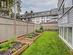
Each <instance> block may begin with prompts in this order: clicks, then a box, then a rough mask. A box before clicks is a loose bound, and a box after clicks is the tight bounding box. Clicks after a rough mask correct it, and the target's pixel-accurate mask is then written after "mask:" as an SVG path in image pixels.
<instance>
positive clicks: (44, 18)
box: [21, 8, 58, 24]
mask: <svg viewBox="0 0 73 55" xmlns="http://www.w3.org/2000/svg"><path fill="white" fill-rule="evenodd" d="M26 18H29V19H31V22H32V23H35V24H41V23H47V22H49V21H50V20H52V19H53V20H57V18H58V9H57V8H55V9H51V10H49V11H41V12H33V13H32V14H31V13H28V14H27V16H26V15H25V14H22V15H21V19H26Z"/></svg>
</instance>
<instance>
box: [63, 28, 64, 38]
mask: <svg viewBox="0 0 73 55" xmlns="http://www.w3.org/2000/svg"><path fill="white" fill-rule="evenodd" d="M63 38H64V27H63Z"/></svg>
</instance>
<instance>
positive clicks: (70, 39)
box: [68, 27, 72, 44]
mask: <svg viewBox="0 0 73 55" xmlns="http://www.w3.org/2000/svg"><path fill="white" fill-rule="evenodd" d="M68 42H69V44H72V27H68Z"/></svg>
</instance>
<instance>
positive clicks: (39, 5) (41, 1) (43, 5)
mask: <svg viewBox="0 0 73 55" xmlns="http://www.w3.org/2000/svg"><path fill="white" fill-rule="evenodd" d="M21 1H22V3H21V13H22V14H23V13H25V11H28V12H30V11H31V10H32V11H33V12H40V11H48V10H50V9H53V8H57V2H58V1H57V0H21Z"/></svg>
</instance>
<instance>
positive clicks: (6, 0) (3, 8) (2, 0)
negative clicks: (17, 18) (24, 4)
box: [0, 0, 21, 18]
mask: <svg viewBox="0 0 73 55" xmlns="http://www.w3.org/2000/svg"><path fill="white" fill-rule="evenodd" d="M20 5H21V0H0V16H3V17H8V18H10V17H12V16H14V14H15V13H16V14H19V13H20ZM15 10H16V12H15Z"/></svg>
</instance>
